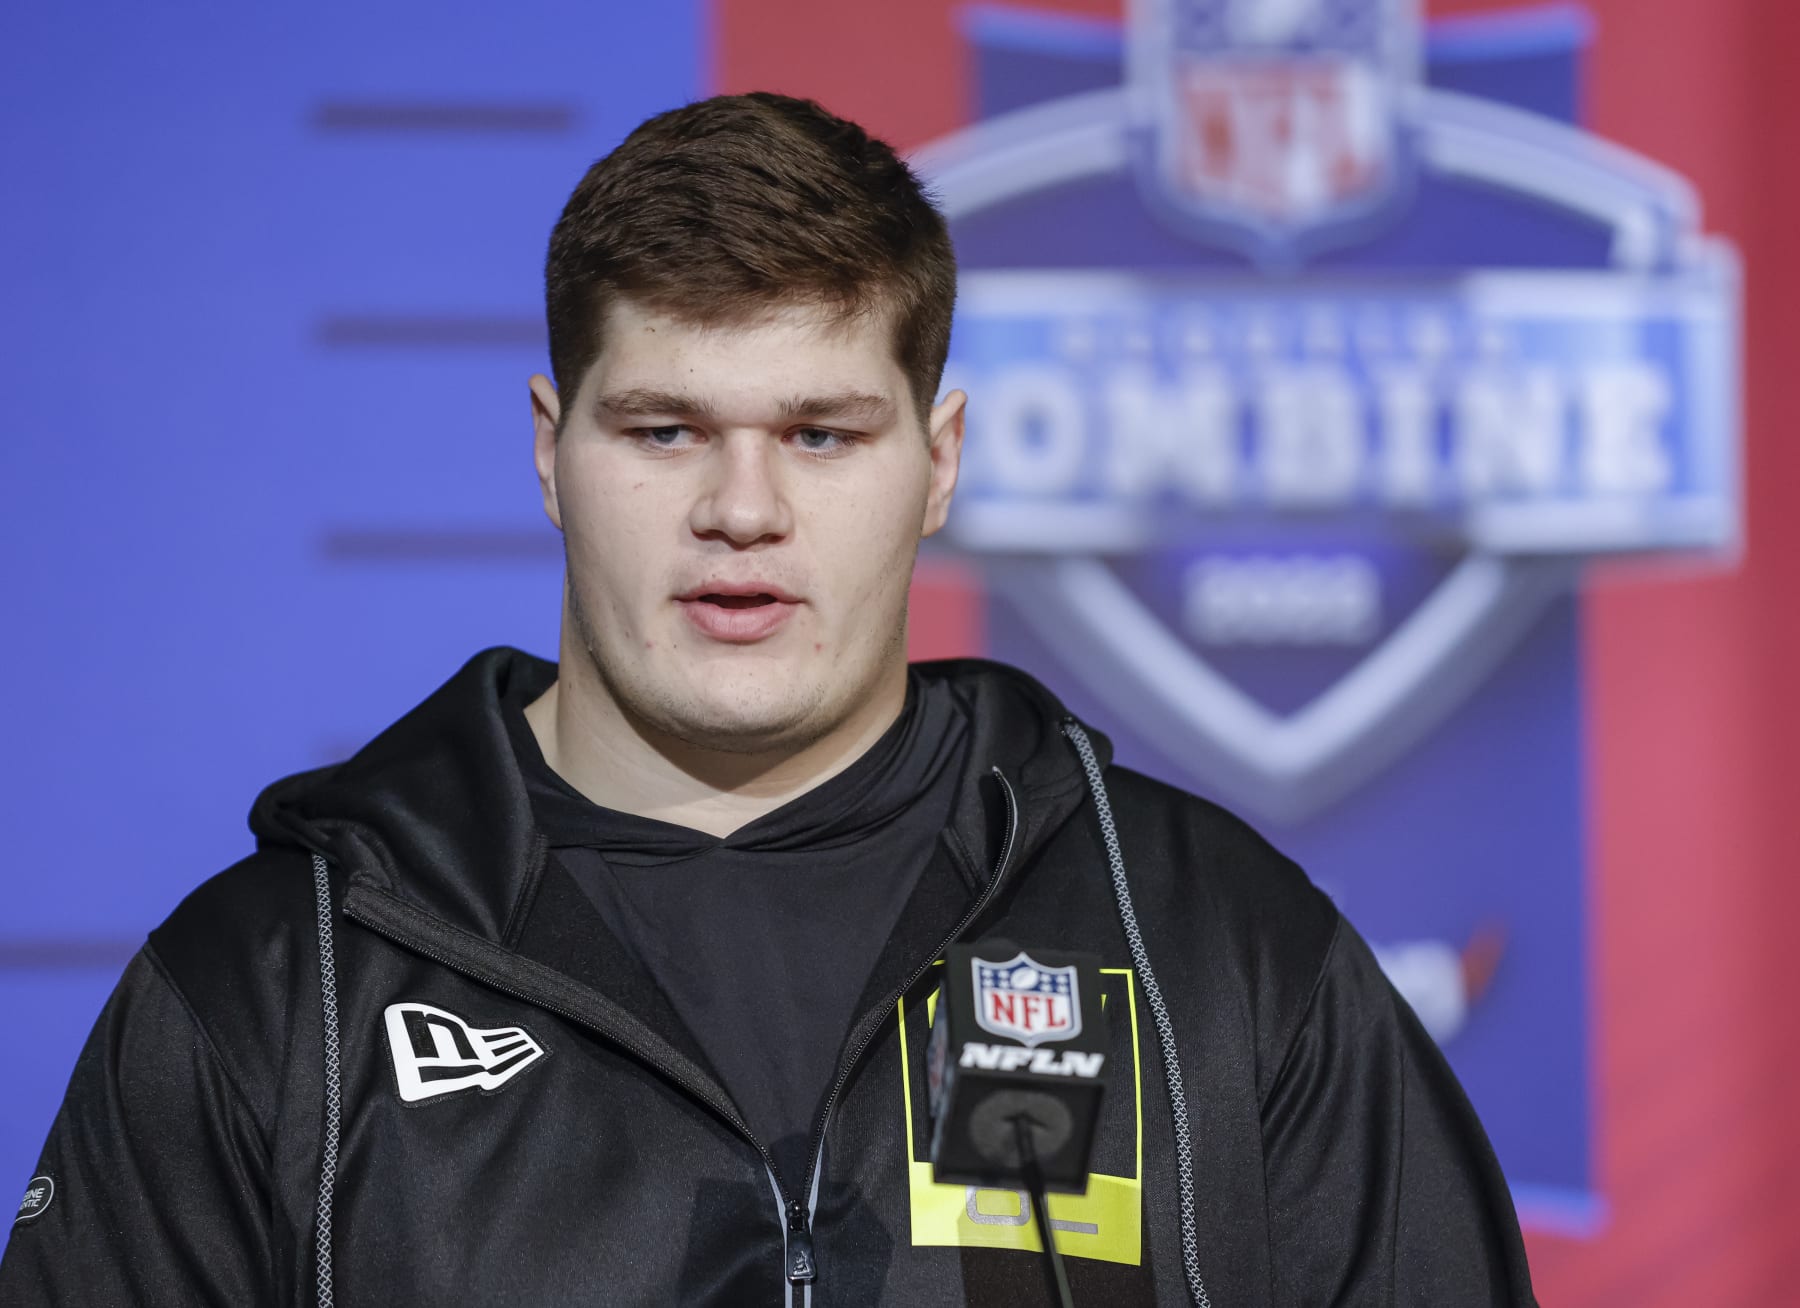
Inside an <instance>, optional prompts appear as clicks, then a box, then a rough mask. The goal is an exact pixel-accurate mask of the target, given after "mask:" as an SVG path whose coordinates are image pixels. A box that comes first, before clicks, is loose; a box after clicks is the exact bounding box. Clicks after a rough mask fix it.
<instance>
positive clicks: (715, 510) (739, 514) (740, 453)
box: [690, 433, 793, 546]
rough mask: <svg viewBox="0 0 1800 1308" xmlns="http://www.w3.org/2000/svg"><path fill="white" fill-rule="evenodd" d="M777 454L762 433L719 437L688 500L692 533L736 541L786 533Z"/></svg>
mask: <svg viewBox="0 0 1800 1308" xmlns="http://www.w3.org/2000/svg"><path fill="white" fill-rule="evenodd" d="M780 456H781V451H780V449H779V447H778V445H777V443H776V442H775V441H773V440H771V439H769V438H768V437H767V436H763V435H758V434H750V433H745V434H743V435H732V436H729V437H727V438H725V439H723V440H720V441H719V442H718V444H717V445H715V446H714V450H713V457H712V458H711V459H710V460H709V461H708V463H709V466H708V468H707V479H706V483H705V485H704V487H703V488H702V491H701V494H700V495H699V497H698V498H697V499H696V500H695V501H694V508H693V512H692V514H691V516H690V525H691V527H692V528H693V532H694V534H695V535H696V536H699V537H702V538H703V539H704V538H714V539H720V540H726V541H729V542H730V543H731V544H733V545H737V546H746V545H755V544H757V543H758V542H760V541H767V540H779V539H781V538H782V537H784V536H786V535H788V533H789V532H791V531H792V530H793V516H792V512H791V509H790V507H789V505H788V501H787V496H786V495H785V494H784V493H783V488H782V485H781V469H780V466H779V460H780Z"/></svg>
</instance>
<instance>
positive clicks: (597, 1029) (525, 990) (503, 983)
mask: <svg viewBox="0 0 1800 1308" xmlns="http://www.w3.org/2000/svg"><path fill="white" fill-rule="evenodd" d="M991 771H992V773H993V776H994V777H995V779H996V780H998V781H999V783H1000V789H1001V791H1002V792H1003V793H1004V795H1005V797H1006V816H1007V822H1006V836H1005V839H1004V841H1003V843H1002V844H1001V846H1000V857H999V860H998V861H997V862H996V863H995V865H994V873H993V875H992V876H991V877H989V878H988V883H987V885H986V887H984V888H983V890H982V892H981V894H980V895H979V896H977V897H976V900H975V902H974V903H973V904H971V905H970V906H969V909H968V911H967V912H966V913H964V914H963V917H962V920H961V921H960V922H958V923H957V924H956V927H955V929H954V930H952V931H951V933H950V934H949V935H948V936H946V937H945V938H944V940H943V941H941V942H940V943H939V945H938V947H937V948H936V949H935V950H934V951H932V953H931V955H930V957H928V958H927V959H926V960H925V962H924V963H923V964H921V965H920V966H919V968H918V969H917V970H916V971H914V972H913V974H912V975H911V976H910V977H909V978H908V979H907V981H906V984H905V985H903V986H902V987H901V988H900V989H899V990H897V991H895V992H893V993H892V994H890V995H889V996H888V998H887V999H886V1000H884V1001H883V1002H882V1004H880V1005H879V1006H877V1007H876V1008H874V1009H872V1010H871V1011H870V1013H868V1014H865V1015H864V1017H863V1020H862V1021H861V1022H860V1023H859V1024H858V1025H857V1027H856V1029H855V1031H854V1032H853V1036H854V1039H853V1042H852V1046H851V1049H850V1053H849V1056H848V1057H847V1058H846V1059H845V1061H844V1062H843V1064H842V1065H841V1066H840V1067H839V1069H838V1076H837V1080H836V1081H835V1082H833V1084H832V1087H831V1092H830V1094H828V1095H827V1096H826V1099H825V1106H824V1108H823V1110H822V1111H821V1112H820V1114H819V1120H818V1122H817V1124H816V1125H815V1126H814V1128H813V1136H812V1144H811V1146H810V1148H809V1149H808V1151H807V1165H806V1175H807V1176H808V1177H809V1178H810V1177H812V1176H813V1175H814V1174H815V1173H816V1171H817V1169H818V1165H819V1161H820V1158H819V1154H820V1150H821V1149H822V1147H823V1145H824V1143H825V1128H826V1126H827V1124H828V1123H829V1122H830V1120H831V1112H832V1109H833V1108H834V1107H836V1105H837V1101H838V1097H839V1096H840V1095H841V1094H842V1093H843V1089H844V1086H845V1084H846V1083H847V1082H848V1081H849V1079H850V1074H851V1073H852V1072H853V1071H854V1070H855V1069H856V1064H857V1061H858V1060H859V1059H860V1058H861V1057H862V1055H863V1052H864V1051H865V1050H866V1049H867V1048H868V1047H869V1045H870V1044H871V1043H872V1042H873V1041H874V1038H875V1032H876V1031H877V1030H879V1029H880V1027H881V1021H880V1019H881V1017H882V1016H884V1015H885V1014H886V1012H887V1010H888V1009H889V1008H891V1007H892V1006H893V1005H894V1004H895V1003H896V1002H897V1001H898V1000H899V999H900V998H901V996H903V995H905V994H906V993H907V991H909V990H911V989H912V988H913V987H914V986H915V985H917V984H918V983H919V980H920V979H921V978H922V977H923V976H924V975H925V973H926V972H927V971H928V970H929V969H930V967H931V965H932V964H933V963H935V962H936V961H937V960H938V958H940V957H941V956H942V955H943V952H944V951H945V950H946V949H948V948H949V947H950V946H951V945H953V944H955V943H956V941H957V939H958V938H959V937H960V936H961V935H962V934H963V932H965V931H967V930H968V929H969V927H970V926H971V925H972V924H973V923H974V921H975V919H976V918H978V917H979V916H980V915H981V914H982V912H983V911H984V910H985V909H986V908H987V906H988V904H989V903H990V902H992V900H993V898H994V894H995V892H996V891H997V890H998V889H999V887H1000V882H1001V879H1002V878H1003V877H1004V876H1005V875H1006V871H1007V865H1008V863H1009V862H1010V861H1011V859H1012V851H1013V842H1014V838H1015V837H1016V836H1017V834H1018V830H1019V802H1018V799H1017V797H1016V796H1015V795H1014V793H1013V788H1012V783H1010V782H1009V781H1007V779H1006V775H1005V774H1004V773H1003V772H1001V771H1000V769H999V768H997V767H996V768H993V769H991ZM368 900H373V901H374V903H373V904H371V903H369V902H366V901H368ZM344 915H345V916H346V917H348V918H350V919H351V920H352V921H355V922H359V923H361V924H362V925H363V926H365V927H368V928H369V929H370V930H371V931H374V932H376V933H377V934H378V935H382V936H385V937H387V938H388V939H389V940H392V941H394V942H395V943H396V944H400V945H404V946H405V947H406V948H407V949H410V950H412V951H413V952H414V953H416V954H420V955H422V956H424V957H426V958H429V959H431V960H432V961H433V962H435V963H438V964H439V965H441V966H443V967H447V968H449V969H450V970H451V971H452V972H456V973H459V974H461V975H463V976H466V977H468V978H470V979H471V980H474V981H479V982H480V983H481V984H482V985H485V986H487V987H489V988H490V989H493V990H497V991H499V992H500V993H501V994H505V995H511V996H512V997H513V998H515V999H519V1000H522V1001H524V1002H525V1003H528V1004H531V1005H533V1006H535V1007H537V1008H541V1009H543V1010H545V1011H546V1012H550V1013H555V1014H556V1015H557V1016H559V1017H562V1018H564V1019H566V1020H568V1021H570V1022H574V1023H576V1024H577V1025H578V1026H582V1027H585V1028H587V1029H588V1030H590V1031H592V1032H594V1033H595V1034H596V1035H599V1036H601V1037H603V1038H604V1039H607V1040H610V1041H612V1042H613V1043H615V1044H618V1045H619V1046H621V1047H622V1048H624V1049H625V1050H626V1051H627V1052H628V1053H630V1054H632V1055H633V1056H634V1057H636V1058H637V1059H638V1060H639V1061H640V1062H642V1063H645V1064H647V1065H649V1066H650V1067H652V1068H654V1069H655V1070H656V1071H657V1072H658V1073H660V1074H661V1075H663V1076H665V1077H667V1078H668V1079H669V1080H670V1081H673V1082H674V1083H675V1084H676V1085H678V1086H680V1087H681V1088H682V1089H683V1090H685V1091H687V1092H688V1093H689V1094H690V1095H692V1096H693V1097H694V1098H695V1099H697V1100H699V1101H700V1102H701V1103H703V1104H705V1105H706V1106H707V1107H708V1108H711V1109H712V1110H713V1111H714V1112H715V1113H717V1114H718V1115H719V1117H720V1118H721V1119H723V1120H724V1122H725V1123H726V1125H728V1126H730V1127H731V1129H732V1130H734V1131H736V1132H737V1133H738V1135H739V1136H741V1137H742V1138H743V1139H744V1141H745V1142H746V1143H748V1144H749V1145H750V1146H751V1147H752V1148H753V1149H755V1150H756V1152H757V1154H758V1156H760V1157H761V1159H762V1161H763V1166H764V1167H765V1168H767V1169H768V1173H769V1179H770V1180H771V1181H772V1182H774V1186H775V1192H776V1194H777V1196H778V1197H779V1198H780V1200H781V1202H782V1205H783V1210H782V1236H783V1244H784V1246H785V1250H784V1255H785V1256H784V1258H783V1262H784V1263H785V1264H786V1266H785V1271H786V1277H787V1281H788V1285H789V1289H790V1294H791V1292H792V1287H794V1286H804V1287H807V1288H808V1289H809V1290H810V1287H811V1285H812V1283H813V1281H815V1280H816V1279H817V1278H818V1263H817V1261H816V1259H815V1257H814V1254H813V1237H812V1211H811V1207H810V1200H811V1199H813V1198H816V1194H809V1196H808V1198H809V1202H808V1203H802V1202H801V1201H800V1199H798V1198H797V1197H796V1196H795V1195H794V1194H793V1193H792V1192H791V1191H790V1190H789V1189H788V1187H787V1184H786V1182H785V1181H784V1180H783V1178H782V1175H781V1169H780V1168H778V1167H777V1166H776V1165H775V1156H774V1154H772V1153H771V1152H770V1150H769V1148H768V1146H767V1145H765V1144H763V1142H762V1141H761V1140H759V1139H757V1137H756V1135H755V1133H754V1132H752V1131H751V1130H750V1127H749V1125H748V1124H747V1123H746V1122H745V1121H744V1119H743V1117H742V1116H741V1115H740V1114H739V1113H738V1111H737V1109H736V1107H735V1106H734V1105H733V1104H732V1103H731V1101H730V1100H729V1099H727V1098H725V1097H724V1096H722V1095H717V1094H715V1093H714V1092H713V1089H712V1087H711V1086H709V1085H707V1084H706V1083H705V1082H702V1081H696V1080H695V1079H694V1078H692V1077H690V1076H686V1075H683V1074H682V1073H681V1072H680V1071H678V1070H677V1069H675V1068H672V1067H670V1066H669V1065H668V1064H667V1063H665V1062H663V1061H662V1060H661V1059H660V1058H658V1057H657V1055H656V1053H655V1052H654V1051H653V1050H650V1049H647V1048H645V1047H644V1046H643V1045H642V1044H641V1043H640V1042H638V1041H636V1040H634V1039H632V1038H631V1037H630V1035H629V1034H627V1033H623V1032H619V1031H616V1030H613V1029H611V1028H609V1027H608V1026H606V1025H605V1024H603V1023H600V1022H597V1021H595V1020H594V1019H593V1018H592V1017H589V1016H586V1015H584V1014H582V1013H580V1012H578V1011H576V1009H575V1008H574V1007H572V1006H571V1005H568V1004H564V1003H560V1002H558V1001H557V1000H556V999H555V998H554V996H552V995H550V994H547V993H546V987H539V986H530V985H521V984H519V983H517V982H515V981H512V980H510V979H509V978H507V977H506V976H504V975H503V974H502V973H501V972H499V971H498V970H496V969H495V968H493V967H488V966H483V965H482V964H480V963H478V962H475V961H473V960H471V959H468V958H464V957H459V956H457V955H456V954H454V953H451V952H447V951H446V950H445V949H442V948H440V947H438V946H437V945H436V944H434V943H433V942H432V940H431V939H430V936H431V935H433V934H436V933H438V932H440V931H442V932H448V933H453V934H455V935H457V936H461V937H464V938H465V939H466V941H467V942H468V943H469V944H471V945H473V946H475V947H477V948H478V949H480V950H483V951H485V950H494V951H496V952H501V949H502V947H501V946H498V945H493V944H491V943H490V942H488V941H485V940H482V939H480V938H479V937H476V936H469V935H468V934H467V933H466V932H464V931H462V929H461V928H459V927H454V926H451V925H450V924H449V923H446V922H441V921H439V920H438V919H436V918H434V917H432V916H431V915H430V914H428V913H425V912H424V911H423V910H420V909H417V908H414V907H413V906H411V905H410V904H406V903H404V902H403V901H401V900H398V899H395V898H394V897H392V896H391V895H388V894H386V893H385V892H382V891H366V892H364V894H363V896H362V897H360V898H358V897H356V896H355V895H354V892H353V893H352V895H351V896H347V897H346V898H345V902H344ZM871 1017H873V1018H875V1019H876V1020H874V1021H871V1020H870V1018H871ZM810 1189H811V1187H810V1186H809V1190H810Z"/></svg>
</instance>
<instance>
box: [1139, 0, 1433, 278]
mask: <svg viewBox="0 0 1800 1308" xmlns="http://www.w3.org/2000/svg"><path fill="white" fill-rule="evenodd" d="M1134 9H1135V12H1136V21H1135V23H1134V26H1133V30H1132V39H1131V44H1130V51H1129V80H1130V83H1131V87H1132V90H1133V92H1134V100H1135V106H1134V108H1135V113H1134V119H1135V123H1136V136H1137V140H1136V142H1135V145H1136V155H1137V164H1138V174H1139V181H1140V184H1141V185H1142V186H1143V189H1144V191H1145V198H1146V200H1147V201H1148V202H1149V203H1150V205H1151V206H1152V207H1153V208H1155V209H1157V210H1160V211H1162V212H1163V214H1164V216H1165V217H1166V218H1169V219H1171V220H1173V221H1174V222H1175V223H1176V224H1177V225H1179V226H1183V227H1187V228H1189V229H1191V230H1193V231H1194V233H1195V234H1196V235H1205V236H1210V237H1213V238H1214V239H1219V240H1222V241H1224V242H1226V243H1228V244H1232V245H1236V246H1239V247H1240V248H1245V249H1248V250H1249V251H1250V252H1251V253H1253V254H1255V255H1257V256H1258V257H1260V258H1263V259H1265V260H1272V261H1288V260H1291V259H1293V258H1295V257H1296V256H1297V255H1299V254H1301V253H1303V252H1304V251H1305V250H1308V249H1315V248H1318V247H1320V246H1323V245H1330V244H1336V243H1339V242H1340V241H1341V240H1344V239H1350V238H1351V237H1353V236H1354V235H1355V234H1357V233H1358V232H1360V231H1362V230H1364V229H1365V228H1366V227H1367V226H1368V225H1369V224H1370V223H1371V222H1372V221H1374V220H1376V219H1378V218H1379V217H1380V216H1381V215H1382V214H1383V212H1384V211H1386V210H1388V209H1391V208H1392V207H1393V206H1394V204H1395V203H1396V202H1397V201H1399V200H1401V199H1403V198H1404V197H1403V194H1402V193H1403V189H1404V188H1403V183H1404V181H1405V177H1406V174H1407V162H1408V161H1407V149H1406V147H1407V141H1406V138H1405V135H1404V133H1403V131H1402V126H1401V123H1402V119H1401V115H1400V104H1399V102H1400V100H1401V99H1402V98H1403V97H1404V96H1405V95H1406V94H1407V92H1408V91H1409V89H1410V88H1411V87H1412V86H1413V85H1414V83H1415V82H1416V81H1417V78H1418V42H1417V39H1416V32H1417V24H1416V15H1415V14H1414V13H1413V2H1412V0H1138V3H1137V4H1136V5H1135V6H1134Z"/></svg>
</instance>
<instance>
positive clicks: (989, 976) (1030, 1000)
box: [970, 951, 1081, 1048]
mask: <svg viewBox="0 0 1800 1308" xmlns="http://www.w3.org/2000/svg"><path fill="white" fill-rule="evenodd" d="M970 966H971V967H973V968H974V970H975V1021H976V1022H977V1023H978V1024H979V1025H980V1027H981V1029H982V1030H984V1031H987V1032H989V1033H990V1034H992V1035H997V1036H1004V1037H1005V1038H1007V1039H1009V1040H1017V1041H1018V1042H1019V1043H1020V1044H1022V1045H1025V1046H1026V1047H1027V1048H1033V1047H1035V1046H1037V1045H1040V1044H1042V1043H1043V1042H1044V1041H1046V1040H1073V1039H1074V1038H1075V1037H1076V1036H1078V1035H1080V1034H1081V991H1080V989H1079V986H1080V982H1079V980H1078V979H1077V977H1076V975H1075V968H1074V966H1073V964H1071V965H1070V966H1068V967H1045V966H1043V965H1042V964H1040V963H1037V962H1034V961H1033V960H1032V958H1031V956H1030V955H1028V954H1026V953H1024V952H1023V951H1020V952H1019V953H1018V954H1015V955H1014V956H1013V957H1012V958H1010V959H1008V960H1007V961H1006V962H1004V963H990V962H989V961H987V960H986V959H984V958H977V959H973V960H971V962H970Z"/></svg>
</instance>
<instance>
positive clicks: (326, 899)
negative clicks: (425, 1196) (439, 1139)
mask: <svg viewBox="0 0 1800 1308" xmlns="http://www.w3.org/2000/svg"><path fill="white" fill-rule="evenodd" d="M312 869H313V895H314V898H315V900H316V901H317V905H318V910H319V992H320V995H321V998H322V1000H323V1003H324V1007H325V1148H324V1150H323V1152H322V1155H321V1158H320V1161H319V1207H318V1219H317V1225H316V1228H315V1229H316V1231H317V1235H318V1239H317V1241H316V1245H317V1251H318V1266H319V1299H318V1303H319V1308H333V1302H334V1301H333V1298H332V1289H331V1196H332V1192H333V1191H334V1190H335V1189H336V1188H337V1161H338V1122H339V1116H340V1108H339V1102H338V1101H339V1096H340V1092H341V1090H342V1085H341V1081H340V1074H339V1067H338V1002H337V962H336V959H335V957H334V955H333V952H332V936H331V882H330V880H329V879H328V878H327V876H326V870H325V869H326V864H325V856H324V855H322V854H314V855H313V856H312Z"/></svg>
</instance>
